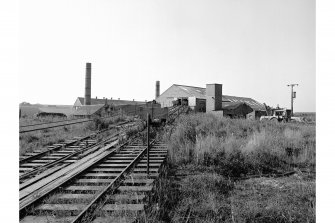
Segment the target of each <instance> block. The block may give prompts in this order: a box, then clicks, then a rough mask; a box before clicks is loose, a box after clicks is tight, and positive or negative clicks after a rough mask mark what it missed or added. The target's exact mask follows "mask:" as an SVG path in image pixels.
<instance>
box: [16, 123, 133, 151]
mask: <svg viewBox="0 0 335 223" xmlns="http://www.w3.org/2000/svg"><path fill="white" fill-rule="evenodd" d="M126 118H127V117H124V118H120V117H113V118H109V119H101V118H98V117H96V118H94V121H93V122H87V123H81V124H75V125H68V126H63V127H57V128H51V129H45V130H40V131H34V132H28V133H22V134H20V138H19V144H20V149H19V154H20V155H23V154H24V153H26V152H33V151H34V150H37V149H41V150H44V149H46V146H49V145H52V144H54V143H60V142H64V141H65V140H66V139H72V138H73V137H83V136H87V135H90V134H92V133H94V132H96V131H99V130H103V129H106V128H108V127H109V126H110V125H112V124H115V123H117V122H121V121H124V120H125V119H126Z"/></svg>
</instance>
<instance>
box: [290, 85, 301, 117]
mask: <svg viewBox="0 0 335 223" xmlns="http://www.w3.org/2000/svg"><path fill="white" fill-rule="evenodd" d="M294 86H299V85H298V84H288V85H287V87H291V116H293V99H294V98H296V92H295V91H293V87H294Z"/></svg>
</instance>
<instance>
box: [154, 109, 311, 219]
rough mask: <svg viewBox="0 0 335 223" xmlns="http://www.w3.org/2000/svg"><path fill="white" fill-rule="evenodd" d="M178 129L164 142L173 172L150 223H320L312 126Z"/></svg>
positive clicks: (216, 122) (204, 117) (217, 124)
mask: <svg viewBox="0 0 335 223" xmlns="http://www.w3.org/2000/svg"><path fill="white" fill-rule="evenodd" d="M176 123H177V124H176V125H175V126H174V128H172V129H171V128H170V129H167V130H166V131H165V133H163V136H162V137H163V138H164V139H165V141H166V142H167V144H168V149H169V157H168V165H169V173H168V174H167V177H166V178H162V179H160V182H159V185H161V186H160V187H158V189H157V192H156V195H155V197H154V199H153V203H154V205H153V207H156V206H158V207H159V208H151V209H150V210H149V216H150V217H149V222H185V221H186V219H189V222H315V174H314V173H315V162H316V161H315V156H316V148H315V145H316V139H315V135H316V132H315V125H311V124H303V123H274V122H260V121H253V120H242V119H227V118H224V117H217V116H214V115H210V114H194V115H188V116H182V117H180V118H179V119H178V120H177V122H176ZM290 171H295V174H293V175H290V176H285V177H275V178H274V177H265V176H269V174H270V175H276V174H278V173H286V172H290ZM176 176H177V177H176Z"/></svg>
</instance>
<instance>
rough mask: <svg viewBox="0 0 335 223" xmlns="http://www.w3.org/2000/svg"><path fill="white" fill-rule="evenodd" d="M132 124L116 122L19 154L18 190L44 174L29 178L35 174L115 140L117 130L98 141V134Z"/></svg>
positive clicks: (65, 164) (57, 166) (47, 170)
mask: <svg viewBox="0 0 335 223" xmlns="http://www.w3.org/2000/svg"><path fill="white" fill-rule="evenodd" d="M133 124H134V123H129V122H128V121H126V122H122V123H118V124H115V125H113V126H112V127H111V128H109V129H107V130H103V131H99V132H97V133H94V134H91V135H89V136H86V137H77V138H74V139H72V140H67V141H65V142H64V143H60V144H54V145H52V146H49V147H48V149H47V150H46V151H34V152H33V153H28V154H25V156H21V157H20V161H19V163H20V166H19V176H20V190H21V188H24V187H27V186H28V185H30V184H32V183H33V182H35V181H37V180H39V179H40V178H43V177H44V175H41V176H39V177H37V178H35V179H34V180H30V179H32V178H34V177H35V176H36V175H40V174H42V173H44V172H46V174H50V173H53V172H55V171H57V170H59V169H61V168H63V167H65V166H67V165H69V164H71V163H73V162H76V161H77V160H78V159H80V158H81V157H83V156H85V155H87V154H89V153H90V152H92V151H94V150H96V149H98V148H99V147H101V146H102V145H103V144H104V143H107V142H113V141H116V140H117V139H118V136H119V132H116V133H113V134H111V135H110V136H109V137H107V138H105V139H103V140H101V141H99V140H98V139H97V137H98V136H99V135H100V134H102V133H104V132H106V131H110V130H112V129H114V128H116V127H119V128H120V127H123V126H125V125H127V126H129V125H133ZM27 181H28V182H27Z"/></svg>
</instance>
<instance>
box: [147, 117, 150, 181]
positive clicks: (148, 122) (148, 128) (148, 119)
mask: <svg viewBox="0 0 335 223" xmlns="http://www.w3.org/2000/svg"><path fill="white" fill-rule="evenodd" d="M149 133H150V114H149V113H147V145H148V149H147V174H148V175H149V164H150V158H149V150H150V142H149V141H150V139H149Z"/></svg>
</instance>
